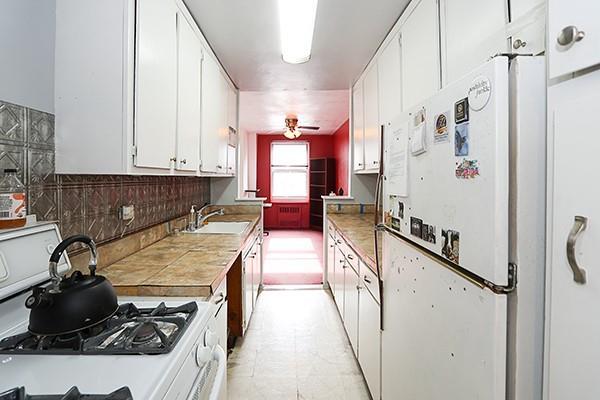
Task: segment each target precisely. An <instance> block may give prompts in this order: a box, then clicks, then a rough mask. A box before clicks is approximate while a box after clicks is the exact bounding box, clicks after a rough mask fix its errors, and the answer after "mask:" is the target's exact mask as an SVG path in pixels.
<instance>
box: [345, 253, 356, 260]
mask: <svg viewBox="0 0 600 400" xmlns="http://www.w3.org/2000/svg"><path fill="white" fill-rule="evenodd" d="M346 257H348V260H354V257H352V254H348V255H347V256H346Z"/></svg>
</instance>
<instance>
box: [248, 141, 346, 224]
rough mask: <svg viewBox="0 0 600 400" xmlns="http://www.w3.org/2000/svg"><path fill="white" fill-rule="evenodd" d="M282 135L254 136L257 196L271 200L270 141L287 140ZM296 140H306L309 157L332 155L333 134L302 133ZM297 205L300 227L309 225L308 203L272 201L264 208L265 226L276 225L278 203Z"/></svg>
mask: <svg viewBox="0 0 600 400" xmlns="http://www.w3.org/2000/svg"><path fill="white" fill-rule="evenodd" d="M287 140H289V139H286V138H285V136H283V135H257V137H256V187H257V188H260V193H259V194H258V196H261V197H266V198H267V202H268V203H270V202H271V142H273V141H287ZM295 140H297V141H302V142H308V143H309V145H308V148H309V158H321V157H333V156H334V152H333V135H302V136H301V137H300V138H298V139H295ZM346 157H347V155H346ZM281 204H284V205H286V206H288V205H289V206H299V207H300V208H301V210H302V211H301V212H302V225H301V227H302V228H307V229H308V227H309V225H310V220H309V217H310V215H309V203H308V202H304V203H273V207H271V208H265V221H264V224H265V228H267V229H273V228H280V226H278V225H279V224H278V222H279V216H278V214H277V213H278V209H279V205H281Z"/></svg>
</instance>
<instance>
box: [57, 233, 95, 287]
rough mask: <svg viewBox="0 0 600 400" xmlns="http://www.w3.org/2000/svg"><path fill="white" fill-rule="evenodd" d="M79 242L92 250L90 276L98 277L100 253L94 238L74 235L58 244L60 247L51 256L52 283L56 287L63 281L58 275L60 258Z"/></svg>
mask: <svg viewBox="0 0 600 400" xmlns="http://www.w3.org/2000/svg"><path fill="white" fill-rule="evenodd" d="M78 242H79V243H83V244H85V245H86V246H87V247H88V248H89V249H90V264H89V268H90V274H91V275H92V276H94V275H96V266H97V265H98V251H97V249H96V243H94V241H93V240H92V238H90V237H89V236H86V235H73V236H70V237H68V238H66V239H65V240H63V241H62V242H60V243H59V244H58V246H56V248H55V249H54V251H53V252H52V255H51V256H50V263H49V264H50V265H49V269H50V277H51V278H52V281H53V282H54V284H55V285H57V284H58V283H59V282H60V279H61V278H60V275H59V274H58V267H57V265H58V261H59V260H60V257H61V256H62V254H63V253H64V251H65V250H66V249H67V247H69V246H70V245H72V244H73V243H78Z"/></svg>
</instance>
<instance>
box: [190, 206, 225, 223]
mask: <svg viewBox="0 0 600 400" xmlns="http://www.w3.org/2000/svg"><path fill="white" fill-rule="evenodd" d="M206 207H208V205H206V206H204V207H202V208H201V209H200V210H199V211H198V212H197V213H196V216H197V220H196V226H197V227H198V228H202V225H204V222H206V220H207V219H209V218H210V217H212V216H215V215H225V210H224V209H223V208H220V209H218V210H216V211H213V212H210V213H208V214H206V215H202V211H203V210H204V209H205V208H206Z"/></svg>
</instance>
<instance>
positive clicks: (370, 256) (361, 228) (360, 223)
mask: <svg viewBox="0 0 600 400" xmlns="http://www.w3.org/2000/svg"><path fill="white" fill-rule="evenodd" d="M327 218H328V219H329V222H331V223H332V224H333V226H334V227H335V229H336V230H337V231H338V232H339V233H341V234H342V236H343V238H344V239H345V240H346V242H347V243H348V245H349V246H350V247H352V249H353V250H354V251H355V252H356V253H357V254H358V256H359V257H360V258H361V259H362V260H363V261H364V262H365V264H367V265H368V266H369V268H371V270H373V272H375V273H376V269H377V267H376V264H375V239H374V236H373V218H374V216H373V213H365V214H358V213H348V214H334V213H331V214H327ZM378 252H379V254H381V243H380V244H379V249H378Z"/></svg>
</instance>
